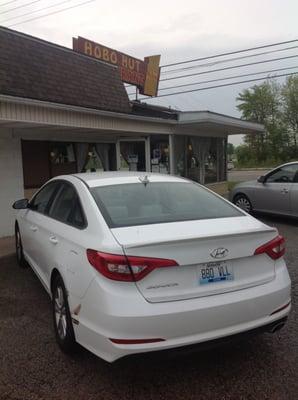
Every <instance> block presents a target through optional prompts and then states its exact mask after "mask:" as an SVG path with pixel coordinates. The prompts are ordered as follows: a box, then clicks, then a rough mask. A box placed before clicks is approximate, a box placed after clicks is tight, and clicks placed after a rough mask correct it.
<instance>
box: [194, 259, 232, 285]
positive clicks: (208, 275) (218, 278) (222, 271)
mask: <svg viewBox="0 0 298 400" xmlns="http://www.w3.org/2000/svg"><path fill="white" fill-rule="evenodd" d="M233 280H234V272H233V268H232V266H231V265H228V263H227V262H226V261H220V262H211V263H206V264H201V265H200V266H199V282H200V285H205V284H207V283H215V282H226V281H233Z"/></svg>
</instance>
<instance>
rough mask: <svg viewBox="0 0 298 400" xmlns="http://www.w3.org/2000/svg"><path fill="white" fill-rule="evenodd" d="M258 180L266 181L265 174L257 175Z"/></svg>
mask: <svg viewBox="0 0 298 400" xmlns="http://www.w3.org/2000/svg"><path fill="white" fill-rule="evenodd" d="M258 182H260V183H265V182H266V176H264V175H261V176H259V177H258Z"/></svg>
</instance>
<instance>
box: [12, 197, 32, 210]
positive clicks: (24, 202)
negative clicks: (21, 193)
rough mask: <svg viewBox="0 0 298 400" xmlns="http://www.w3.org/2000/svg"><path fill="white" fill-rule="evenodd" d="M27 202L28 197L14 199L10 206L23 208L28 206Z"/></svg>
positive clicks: (17, 208) (18, 208)
mask: <svg viewBox="0 0 298 400" xmlns="http://www.w3.org/2000/svg"><path fill="white" fill-rule="evenodd" d="M28 204H29V201H28V199H21V200H17V201H15V202H14V203H13V205H12V208H14V209H15V210H24V209H25V208H28Z"/></svg>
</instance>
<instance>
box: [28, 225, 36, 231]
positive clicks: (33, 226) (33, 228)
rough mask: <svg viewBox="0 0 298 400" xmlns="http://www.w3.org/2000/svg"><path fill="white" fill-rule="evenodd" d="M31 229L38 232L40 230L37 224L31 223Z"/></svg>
mask: <svg viewBox="0 0 298 400" xmlns="http://www.w3.org/2000/svg"><path fill="white" fill-rule="evenodd" d="M30 229H31V231H33V232H36V231H37V230H38V228H37V226H35V225H31V226H30Z"/></svg>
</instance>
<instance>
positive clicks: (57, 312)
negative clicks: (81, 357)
mask: <svg viewBox="0 0 298 400" xmlns="http://www.w3.org/2000/svg"><path fill="white" fill-rule="evenodd" d="M52 310H53V323H54V330H55V336H56V341H57V343H58V345H59V347H60V349H61V350H62V351H63V352H64V353H66V354H73V353H74V352H75V350H76V340H75V335H74V331H73V326H72V320H71V315H70V311H69V305H68V300H67V292H66V289H65V286H64V282H63V279H62V277H61V276H60V275H57V276H56V278H55V280H54V282H53V286H52Z"/></svg>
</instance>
